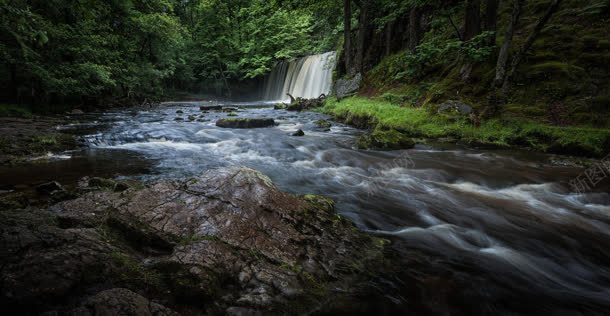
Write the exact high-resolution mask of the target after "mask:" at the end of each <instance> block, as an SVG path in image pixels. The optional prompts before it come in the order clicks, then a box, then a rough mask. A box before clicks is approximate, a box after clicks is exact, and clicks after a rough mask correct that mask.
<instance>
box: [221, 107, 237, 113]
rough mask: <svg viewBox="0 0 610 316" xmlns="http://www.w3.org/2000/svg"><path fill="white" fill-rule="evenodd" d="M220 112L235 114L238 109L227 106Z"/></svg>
mask: <svg viewBox="0 0 610 316" xmlns="http://www.w3.org/2000/svg"><path fill="white" fill-rule="evenodd" d="M222 111H223V112H237V111H239V108H237V107H233V106H227V107H223V108H222Z"/></svg>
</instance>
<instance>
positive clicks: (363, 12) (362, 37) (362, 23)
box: [355, 0, 369, 73]
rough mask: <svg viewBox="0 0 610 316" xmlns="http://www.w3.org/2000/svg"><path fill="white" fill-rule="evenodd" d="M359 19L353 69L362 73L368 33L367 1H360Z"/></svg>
mask: <svg viewBox="0 0 610 316" xmlns="http://www.w3.org/2000/svg"><path fill="white" fill-rule="evenodd" d="M361 3H362V4H361V5H360V18H359V20H358V38H357V43H356V60H355V68H356V71H357V72H360V73H362V72H363V70H364V50H365V48H366V47H365V45H364V44H365V43H364V42H365V41H366V36H367V33H368V31H369V16H368V15H369V0H363V1H361Z"/></svg>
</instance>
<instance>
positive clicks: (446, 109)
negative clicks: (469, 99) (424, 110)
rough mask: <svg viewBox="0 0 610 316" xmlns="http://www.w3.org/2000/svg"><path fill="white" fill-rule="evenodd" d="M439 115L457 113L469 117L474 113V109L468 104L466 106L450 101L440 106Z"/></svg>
mask: <svg viewBox="0 0 610 316" xmlns="http://www.w3.org/2000/svg"><path fill="white" fill-rule="evenodd" d="M438 113H439V114H442V113H445V114H452V113H456V114H460V115H468V114H470V113H472V107H471V106H470V105H468V104H465V103H462V102H459V101H455V100H448V101H445V102H443V103H442V104H441V105H439V106H438Z"/></svg>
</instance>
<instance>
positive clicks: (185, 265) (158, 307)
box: [0, 167, 385, 314]
mask: <svg viewBox="0 0 610 316" xmlns="http://www.w3.org/2000/svg"><path fill="white" fill-rule="evenodd" d="M3 215H4V217H5V218H3V220H2V221H0V229H1V231H2V242H3V243H4V245H5V246H6V247H5V248H6V249H8V250H5V251H4V253H3V256H2V258H3V259H2V260H1V262H0V263H1V264H2V266H3V267H4V269H3V270H2V278H3V280H5V281H4V285H5V286H4V287H3V290H2V297H1V299H2V302H3V305H7V306H11V307H13V308H14V307H19V308H22V309H25V311H28V312H31V311H35V312H39V311H49V310H50V311H59V312H62V311H83V312H84V311H89V312H92V313H96V311H98V310H100V309H101V310H110V309H112V310H120V311H144V312H145V313H148V312H152V311H153V310H154V311H159V313H161V314H171V313H172V310H175V311H180V312H181V313H182V312H188V313H191V314H199V313H213V314H216V313H233V314H244V313H245V314H248V313H257V312H262V313H269V312H271V313H276V314H285V313H288V314H303V313H310V312H312V311H329V310H332V309H333V308H342V307H337V306H335V307H333V304H332V303H330V302H338V303H337V304H343V305H341V306H345V304H346V303H345V302H346V297H347V298H348V297H350V295H352V294H353V291H355V289H357V290H358V291H360V293H359V294H360V295H361V294H362V289H363V288H364V287H365V286H364V285H366V284H367V282H368V281H370V276H371V272H374V271H375V269H378V268H379V263H380V262H381V261H382V258H383V255H382V252H383V248H384V244H385V243H384V241H383V240H382V239H378V238H375V237H371V236H369V235H366V234H363V233H361V232H360V231H358V230H357V229H356V228H355V227H354V226H353V225H352V224H351V223H350V222H349V221H347V220H345V219H344V218H342V217H341V216H339V215H337V214H336V213H335V212H334V209H333V202H332V201H331V200H328V199H326V198H323V197H320V196H314V195H306V196H295V195H291V194H288V193H284V192H281V191H279V190H278V189H277V188H276V187H275V186H274V185H273V183H272V182H271V181H270V179H269V178H267V177H266V176H264V175H262V174H261V173H259V172H257V171H255V170H252V169H247V168H238V167H235V168H226V169H218V170H211V171H208V172H205V173H204V174H202V175H201V176H199V177H195V178H191V179H184V180H181V181H160V182H157V183H154V184H151V185H148V186H145V187H144V186H141V187H138V186H137V185H136V186H132V187H131V188H129V189H127V190H126V191H123V192H115V191H113V190H108V189H106V190H104V189H101V190H97V191H93V192H90V193H86V194H84V195H82V196H81V197H79V198H77V199H74V200H70V201H66V202H62V203H60V204H56V205H55V206H53V207H51V209H50V210H22V211H21V210H20V211H14V212H9V213H4V214H3ZM365 272H366V273H365ZM363 286H364V287H363ZM121 288H127V289H129V290H124V289H121ZM103 291H106V292H103ZM132 292H136V293H137V294H136V293H132ZM96 293H97V294H96ZM121 293H122V294H121ZM125 293H127V294H129V295H127V294H125ZM119 294H120V295H119ZM123 294H125V295H123ZM121 297H124V298H121ZM106 299H113V300H114V301H115V302H116V305H119V306H118V307H112V306H107V305H104V304H103V301H105V300H106ZM79 302H80V303H79ZM128 314H129V313H128Z"/></svg>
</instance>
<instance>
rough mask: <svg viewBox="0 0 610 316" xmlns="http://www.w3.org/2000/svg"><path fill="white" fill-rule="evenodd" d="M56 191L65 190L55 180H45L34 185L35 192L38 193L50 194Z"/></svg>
mask: <svg viewBox="0 0 610 316" xmlns="http://www.w3.org/2000/svg"><path fill="white" fill-rule="evenodd" d="M57 191H65V189H64V187H63V186H62V185H61V184H60V183H59V182H57V181H51V182H46V183H43V184H40V185H38V186H37V187H36V192H38V193H40V194H51V193H53V192H57Z"/></svg>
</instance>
